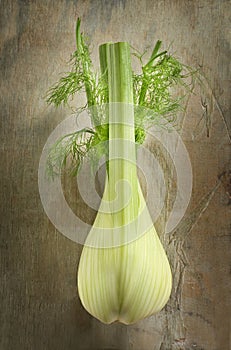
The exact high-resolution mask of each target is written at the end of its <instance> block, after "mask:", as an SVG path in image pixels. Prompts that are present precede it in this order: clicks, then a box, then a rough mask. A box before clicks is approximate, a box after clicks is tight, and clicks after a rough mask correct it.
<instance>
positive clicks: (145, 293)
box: [47, 20, 187, 324]
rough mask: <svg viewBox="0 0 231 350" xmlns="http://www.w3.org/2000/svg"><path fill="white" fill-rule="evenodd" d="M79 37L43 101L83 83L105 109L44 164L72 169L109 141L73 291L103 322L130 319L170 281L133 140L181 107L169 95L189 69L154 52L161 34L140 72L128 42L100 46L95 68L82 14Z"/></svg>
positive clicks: (162, 300)
mask: <svg viewBox="0 0 231 350" xmlns="http://www.w3.org/2000/svg"><path fill="white" fill-rule="evenodd" d="M76 41H77V50H76V52H75V53H74V55H73V59H74V68H73V70H72V71H71V72H70V73H69V74H68V75H67V76H66V77H64V78H62V79H60V81H59V83H58V84H57V85H56V86H54V87H53V88H51V89H50V90H49V92H48V98H47V101H48V103H54V104H55V105H56V106H58V105H60V104H61V103H67V101H68V98H69V97H71V96H72V95H74V94H75V93H76V92H78V91H80V90H81V89H84V90H85V92H86V97H87V106H88V107H91V106H97V105H98V106H100V105H101V106H103V105H104V104H105V103H107V104H108V116H107V118H103V119H104V120H103V121H101V120H99V115H98V113H93V114H92V115H91V117H92V122H93V127H92V129H90V128H88V129H83V130H81V131H78V132H73V134H72V135H67V136H66V137H63V138H62V139H60V140H58V142H57V143H56V144H55V145H54V146H53V148H52V149H51V150H50V154H49V157H48V162H47V170H48V173H49V174H50V175H51V176H54V175H55V174H57V173H59V172H60V170H61V169H63V167H64V166H65V165H66V160H67V158H69V159H71V171H70V173H72V174H73V175H76V173H77V171H79V169H80V166H81V162H82V160H83V158H84V157H86V156H89V157H91V150H92V149H94V147H96V146H97V147H98V146H99V145H100V143H101V142H105V141H107V145H108V146H107V147H106V148H105V147H103V148H102V150H103V151H102V150H101V152H104V155H105V156H106V164H107V167H106V169H107V171H106V181H105V189H104V194H103V197H102V202H101V205H100V207H99V211H98V213H97V216H96V218H95V222H94V224H93V227H92V229H91V231H90V232H89V235H88V237H87V239H86V242H85V245H84V247H83V251H82V254H81V258H80V262H79V267H78V292H79V297H80V299H81V302H82V304H83V306H84V307H85V309H86V310H87V311H88V312H89V313H90V314H91V315H93V316H94V317H96V318H97V319H99V320H100V321H102V322H104V323H112V322H116V321H118V322H122V323H124V324H132V323H135V322H137V321H139V320H141V319H143V318H145V317H148V316H150V315H152V314H154V313H156V312H158V311H160V310H161V309H162V308H163V307H164V306H165V304H166V303H167V301H168V299H169V296H170V293H171V287H172V275H171V269H170V266H169V262H168V259H167V256H166V254H165V251H164V249H163V247H162V245H161V243H160V240H159V237H158V235H157V233H156V230H155V227H154V225H153V223H152V220H151V217H150V214H149V212H148V208H147V206H146V203H145V200H144V197H143V194H142V190H141V188H140V184H139V180H138V176H137V169H136V147H137V144H141V143H142V142H143V141H144V138H145V127H146V126H147V127H148V126H150V124H152V123H155V122H156V121H158V115H159V114H160V113H161V114H162V115H163V116H164V117H165V118H166V120H168V119H169V118H171V117H170V115H171V116H172V115H175V113H176V112H177V111H178V110H179V108H180V103H179V101H180V100H179V98H177V99H173V98H172V97H171V95H170V92H169V88H170V87H171V86H172V85H174V84H177V83H180V84H183V79H184V78H185V77H187V75H183V74H182V70H183V66H182V65H181V64H180V63H179V62H178V61H177V60H176V59H174V58H173V57H172V56H169V55H167V52H166V51H164V52H161V53H159V48H160V45H161V42H160V41H158V42H157V44H156V45H155V47H154V49H153V52H152V55H151V57H150V59H149V61H148V62H147V63H146V64H145V65H143V66H142V74H141V75H136V74H135V73H134V72H132V68H131V48H130V45H129V44H128V43H126V42H118V43H106V44H103V45H101V46H100V50H99V53H100V66H101V74H100V75H96V74H95V73H94V72H93V68H92V62H91V60H90V55H89V50H88V47H87V45H86V44H85V41H84V37H83V35H82V34H81V33H80V20H78V21H77V27H76ZM136 55H137V56H138V58H139V59H140V60H141V57H142V56H141V55H138V54H136ZM158 93H159V96H158ZM164 93H165V94H164ZM134 105H139V106H143V107H148V108H150V109H151V110H152V111H153V114H151V118H150V115H149V116H148V118H146V116H145V115H142V116H141V115H140V119H139V115H138V116H137V115H135V112H134V108H133V107H134ZM105 120H106V121H105ZM80 141H81V142H80ZM99 149H100V148H99ZM101 155H102V154H99V155H98V156H101Z"/></svg>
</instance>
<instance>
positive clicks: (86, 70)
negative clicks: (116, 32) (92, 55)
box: [76, 18, 96, 107]
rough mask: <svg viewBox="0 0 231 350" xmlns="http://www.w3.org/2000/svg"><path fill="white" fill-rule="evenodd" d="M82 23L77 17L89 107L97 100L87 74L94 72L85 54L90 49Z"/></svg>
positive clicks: (77, 46)
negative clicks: (83, 34) (84, 39)
mask: <svg viewBox="0 0 231 350" xmlns="http://www.w3.org/2000/svg"><path fill="white" fill-rule="evenodd" d="M80 24H81V20H80V18H78V19H77V22H76V48H77V50H78V51H79V53H80V54H81V55H82V56H83V59H82V68H83V73H84V76H85V84H84V85H85V91H86V96H87V104H88V107H90V106H93V105H95V103H96V101H95V97H94V94H93V92H92V87H91V85H90V83H89V79H87V76H91V75H92V72H91V68H90V62H88V61H87V60H86V59H85V55H84V50H86V49H87V50H88V48H87V47H85V46H84V43H83V37H82V34H81V32H80Z"/></svg>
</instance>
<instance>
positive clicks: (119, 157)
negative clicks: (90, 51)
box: [100, 42, 138, 226]
mask: <svg viewBox="0 0 231 350" xmlns="http://www.w3.org/2000/svg"><path fill="white" fill-rule="evenodd" d="M100 64H101V71H102V72H103V73H104V74H105V79H106V80H107V82H108V92H109V141H110V142H109V193H110V201H112V202H113V201H114V200H115V198H116V197H117V199H118V201H116V203H118V202H119V203H121V206H125V207H124V209H121V210H119V211H118V213H117V215H115V216H114V224H115V226H122V225H125V224H126V223H127V222H128V221H130V220H134V218H135V217H136V215H137V214H138V191H137V188H138V186H137V185H138V184H137V171H136V148H135V127H134V110H133V82H132V69H131V53H130V46H129V44H128V43H126V42H118V43H115V44H111V43H107V44H103V45H101V46H100ZM116 184H118V185H119V186H118V187H117V188H116V187H115V186H116ZM129 198H130V200H128V199H129ZM127 202H128V203H129V204H128V205H127V206H126V205H125V204H126V203H127ZM114 205H116V204H114ZM131 207H132V208H133V210H132V211H131ZM112 212H116V208H115V207H113V208H112Z"/></svg>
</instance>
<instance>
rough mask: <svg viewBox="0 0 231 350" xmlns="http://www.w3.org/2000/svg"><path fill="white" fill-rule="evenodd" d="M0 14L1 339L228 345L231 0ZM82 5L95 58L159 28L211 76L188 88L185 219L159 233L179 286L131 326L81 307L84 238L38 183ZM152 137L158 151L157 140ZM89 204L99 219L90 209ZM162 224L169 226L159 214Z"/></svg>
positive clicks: (49, 345)
mask: <svg viewBox="0 0 231 350" xmlns="http://www.w3.org/2000/svg"><path fill="white" fill-rule="evenodd" d="M0 16H1V22H0V26H1V36H0V50H1V61H0V73H1V80H0V92H1V93H0V102H1V109H0V114H1V129H0V134H1V135H0V136H1V148H0V152H1V158H0V159H1V170H0V184H1V235H0V249H1V253H0V254H1V255H0V259H1V260H0V263H1V265H0V275H1V288H0V301H1V309H0V310H1V311H0V350H27V349H28V350H31V349H33V350H34V349H35V350H53V349H57V350H67V349H68V350H74V349H75V350H76V349H78V350H98V349H101V350H103V349H104V350H106V349H114V350H116V349H120V350H150V349H152V350H180V349H182V350H194V349H195V350H228V349H229V347H230V287H231V286H230V231H229V230H230V228H229V219H230V206H229V205H228V203H230V202H229V198H228V195H227V188H229V187H228V183H227V182H228V181H229V177H228V175H227V174H228V173H227V171H228V170H229V169H230V168H229V167H230V163H229V161H230V139H229V137H228V131H227V127H228V128H229V130H230V114H229V113H230V99H229V87H230V65H229V61H230V32H229V27H230V2H229V1H226V0H222V1H220V0H203V1H199V0H195V1H186V0H173V1H171V0H159V1H157V0H154V1H151V0H146V1H145V0H143V1H138V0H134V1H131V0H127V1H126V0H118V1H106V0H105V1H103V0H97V1H94V0H79V1H77V0H72V1H71V0H66V1H65V0H56V1H53V0H48V1H47V0H46V1H45V0H42V1H41V0H33V1H27V0H18V1H17V0H2V1H1V2H0ZM77 16H80V17H81V18H82V25H83V30H84V31H85V32H86V33H87V34H88V36H89V39H90V42H91V43H92V55H93V59H94V62H95V64H96V66H97V64H98V46H99V44H101V43H103V42H106V41H118V40H120V41H123V40H126V41H129V42H130V43H131V44H132V45H133V46H134V47H137V48H138V49H139V50H140V51H142V50H144V49H145V48H147V47H148V46H149V45H151V46H152V45H153V43H154V42H155V41H156V40H158V39H160V40H162V41H163V42H164V46H165V47H166V48H167V47H168V46H169V45H170V44H171V43H172V48H173V49H172V50H174V51H175V52H176V53H177V55H178V56H179V57H180V58H181V59H182V61H183V62H185V63H187V64H189V65H191V66H194V67H199V66H200V67H201V71H202V72H203V74H204V76H205V77H206V79H207V80H204V81H205V82H206V83H205V85H206V88H205V89H204V90H203V91H200V89H199V90H198V91H197V92H198V94H197V95H196V96H195V97H192V99H191V100H190V104H189V107H188V110H187V115H186V116H185V121H184V128H183V130H184V133H183V135H184V140H185V144H186V146H187V149H188V151H189V154H190V158H191V162H192V168H193V193H192V198H191V203H190V206H189V208H188V211H187V213H186V219H185V221H184V222H183V223H182V224H181V226H180V227H178V229H177V230H175V231H174V232H172V233H171V234H170V235H169V236H167V235H161V239H162V241H163V244H164V245H165V248H166V251H167V254H168V256H169V258H170V261H171V265H172V269H173V274H174V288H173V293H172V297H171V299H170V302H169V303H168V305H167V307H166V308H165V309H164V310H163V311H162V312H160V313H159V314H158V315H155V316H153V317H150V318H149V319H146V320H144V321H142V322H139V323H137V324H135V325H132V326H128V327H127V326H124V325H120V324H113V325H109V326H107V325H103V324H101V323H100V322H99V321H97V320H96V319H94V318H92V317H91V316H90V315H88V314H87V313H86V311H85V310H84V309H83V307H82V306H81V304H80V301H79V299H78V296H77V288H76V268H77V264H78V260H79V256H80V253H81V249H82V248H81V246H80V245H77V244H76V243H74V242H72V241H70V240H68V239H67V238H65V237H64V236H63V235H61V234H60V233H59V232H57V231H56V229H55V228H54V226H53V225H52V224H51V223H50V221H49V219H48V218H47V217H46V214H45V212H44V210H43V207H42V204H41V201H40V197H39V192H38V183H37V181H38V177H37V172H38V164H39V159H40V155H41V152H42V149H43V145H44V144H45V142H46V139H47V137H48V136H49V135H50V133H51V131H52V130H53V129H54V128H55V126H56V125H58V123H59V122H60V121H62V120H63V119H64V118H65V117H66V116H68V115H69V114H70V113H71V112H70V109H68V108H60V109H57V110H56V109H54V108H53V107H47V105H46V103H45V101H44V99H43V97H44V95H45V92H46V91H47V89H48V87H50V85H51V84H53V83H54V82H55V81H56V80H57V79H58V77H59V73H60V72H64V71H65V70H66V69H67V68H66V67H67V66H66V61H67V60H68V59H69V57H70V53H71V52H72V51H73V50H74V48H75V47H74V45H75V38H74V29H75V20H76V18H77ZM201 96H202V98H203V101H204V102H206V103H207V104H208V108H209V116H210V117H211V120H212V126H211V133H210V137H209V138H208V137H207V136H206V131H205V130H203V128H202V127H201V126H200V129H199V131H200V132H196V133H195V135H194V134H193V130H194V128H195V127H196V125H197V123H198V120H199V119H200V116H201V113H202V112H203V108H202V106H201ZM81 101H82V100H81V99H80V100H78V99H76V100H74V101H73V104H77V106H80V105H81ZM193 136H194V137H193ZM148 147H149V148H150V149H151V150H152V151H153V153H154V154H155V152H156V150H157V148H156V147H155V143H152V142H151V141H150V142H148ZM162 165H164V162H162ZM150 171H152V170H151V169H150ZM225 171H226V173H225V174H226V177H222V181H220V182H219V179H218V177H219V175H220V174H222V173H223V172H225ZM225 179H226V180H225ZM225 181H226V182H225ZM172 188H173V187H172ZM71 201H73V198H72V199H71V200H70V202H71ZM78 203H79V202H78ZM168 206H171V203H170V202H169V204H168ZM80 210H81V208H80ZM82 210H83V209H82ZM84 210H86V209H85V208H84ZM85 215H86V216H88V215H89V220H92V219H93V216H92V215H93V214H92V212H91V211H90V210H89V212H87V211H85ZM157 226H158V227H159V228H160V232H162V229H163V222H162V221H161V219H159V221H158V222H157Z"/></svg>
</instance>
